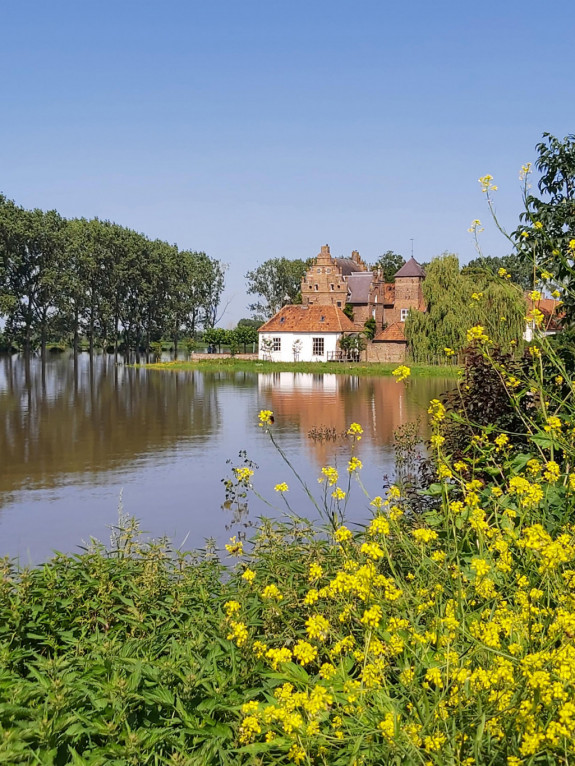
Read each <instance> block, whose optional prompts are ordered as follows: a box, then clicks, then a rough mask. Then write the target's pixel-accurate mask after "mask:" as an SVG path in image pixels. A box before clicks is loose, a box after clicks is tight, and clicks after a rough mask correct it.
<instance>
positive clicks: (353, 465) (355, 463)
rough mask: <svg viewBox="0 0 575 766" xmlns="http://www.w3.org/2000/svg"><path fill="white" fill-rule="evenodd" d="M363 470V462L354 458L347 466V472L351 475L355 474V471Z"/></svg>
mask: <svg viewBox="0 0 575 766" xmlns="http://www.w3.org/2000/svg"><path fill="white" fill-rule="evenodd" d="M362 468H363V464H362V462H361V460H360V459H359V458H357V457H352V458H351V460H350V461H349V463H348V465H347V470H348V471H349V473H354V472H355V471H361V469H362Z"/></svg>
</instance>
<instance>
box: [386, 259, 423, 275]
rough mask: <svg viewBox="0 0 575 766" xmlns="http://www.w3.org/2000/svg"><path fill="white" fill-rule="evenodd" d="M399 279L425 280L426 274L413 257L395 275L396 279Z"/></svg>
mask: <svg viewBox="0 0 575 766" xmlns="http://www.w3.org/2000/svg"><path fill="white" fill-rule="evenodd" d="M397 277H420V278H421V279H425V272H424V270H423V269H422V268H421V266H420V265H419V263H418V262H417V261H416V260H415V258H414V257H413V256H412V257H411V258H410V259H409V260H408V262H407V263H404V264H403V266H402V267H401V268H400V270H399V271H398V272H397V273H396V274H394V275H393V278H394V279H397Z"/></svg>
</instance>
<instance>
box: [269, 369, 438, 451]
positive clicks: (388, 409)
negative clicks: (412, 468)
mask: <svg viewBox="0 0 575 766" xmlns="http://www.w3.org/2000/svg"><path fill="white" fill-rule="evenodd" d="M451 385H452V382H451V381H446V380H444V379H442V378H420V379H416V380H413V381H410V383H409V384H408V385H404V384H403V383H397V382H396V380H395V379H393V378H387V377H372V378H369V377H365V378H364V377H358V376H351V375H324V376H322V375H311V374H309V375H308V374H298V373H296V374H293V373H274V374H272V375H260V388H261V389H262V390H264V391H265V392H266V393H267V394H268V395H269V402H270V406H271V408H272V409H273V410H274V412H275V413H276V414H277V415H278V416H279V418H280V419H281V420H282V422H283V423H284V425H288V424H291V425H292V427H295V428H297V429H299V431H300V433H301V435H302V437H305V436H306V435H307V434H308V433H309V432H310V431H312V430H313V429H314V428H315V429H317V428H320V427H321V426H327V427H328V428H333V429H335V431H336V432H337V433H341V432H342V431H346V430H347V428H348V427H349V424H350V423H353V422H356V423H360V424H361V425H362V427H363V429H364V431H365V435H366V437H368V438H369V439H370V440H371V441H372V442H373V443H374V444H377V445H382V446H391V445H393V443H394V432H395V430H396V429H397V428H398V427H400V426H402V425H403V424H405V423H409V422H414V421H416V420H417V419H418V418H421V415H422V409H423V408H424V407H425V408H427V403H428V402H429V401H430V399H433V398H435V397H437V396H438V395H439V394H440V393H441V392H443V391H445V390H446V389H447V388H449V387H450V386H451ZM423 411H425V410H423ZM424 421H425V418H424ZM308 444H310V445H311V446H310V449H312V450H313V453H314V457H315V459H316V460H317V462H318V464H319V465H324V464H325V462H326V460H327V458H328V455H329V454H331V452H332V447H331V446H330V445H329V443H328V442H327V441H326V440H315V441H314V442H313V443H312V442H311V441H310V442H308Z"/></svg>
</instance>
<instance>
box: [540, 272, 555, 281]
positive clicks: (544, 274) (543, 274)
mask: <svg viewBox="0 0 575 766" xmlns="http://www.w3.org/2000/svg"><path fill="white" fill-rule="evenodd" d="M552 278H553V274H551V272H549V271H542V272H541V279H552Z"/></svg>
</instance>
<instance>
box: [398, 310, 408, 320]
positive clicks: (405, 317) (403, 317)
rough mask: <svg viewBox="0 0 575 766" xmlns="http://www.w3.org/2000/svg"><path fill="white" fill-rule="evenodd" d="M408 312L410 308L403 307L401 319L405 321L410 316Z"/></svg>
mask: <svg viewBox="0 0 575 766" xmlns="http://www.w3.org/2000/svg"><path fill="white" fill-rule="evenodd" d="M408 314H409V309H401V314H400V317H401V319H400V320H399V321H400V322H405V320H406V319H407V317H408Z"/></svg>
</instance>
